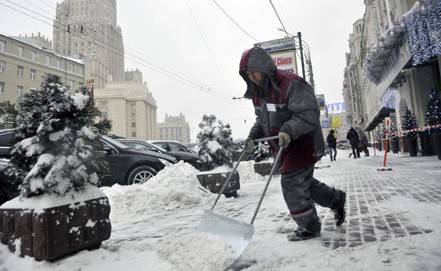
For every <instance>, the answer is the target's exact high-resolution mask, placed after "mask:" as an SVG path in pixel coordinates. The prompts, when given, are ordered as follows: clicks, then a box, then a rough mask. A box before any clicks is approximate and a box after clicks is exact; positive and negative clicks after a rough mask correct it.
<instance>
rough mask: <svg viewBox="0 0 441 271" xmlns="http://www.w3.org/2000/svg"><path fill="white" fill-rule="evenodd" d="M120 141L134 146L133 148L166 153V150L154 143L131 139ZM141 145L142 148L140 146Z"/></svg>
mask: <svg viewBox="0 0 441 271" xmlns="http://www.w3.org/2000/svg"><path fill="white" fill-rule="evenodd" d="M121 142H122V143H127V145H129V147H131V148H134V149H145V150H149V151H154V150H158V151H160V152H162V153H166V152H167V150H165V149H163V148H161V147H159V146H156V145H154V144H150V143H148V142H144V141H141V142H140V141H131V140H121ZM140 145H141V146H143V148H141V147H140Z"/></svg>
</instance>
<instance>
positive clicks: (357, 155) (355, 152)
mask: <svg viewBox="0 0 441 271" xmlns="http://www.w3.org/2000/svg"><path fill="white" fill-rule="evenodd" d="M351 149H352V155H353V156H354V159H355V158H360V149H359V148H358V144H351Z"/></svg>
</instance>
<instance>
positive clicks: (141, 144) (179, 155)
mask: <svg viewBox="0 0 441 271" xmlns="http://www.w3.org/2000/svg"><path fill="white" fill-rule="evenodd" d="M116 140H117V141H119V142H121V143H124V144H125V145H127V146H129V147H131V148H133V149H136V150H149V151H154V152H158V153H163V154H167V155H170V156H173V157H175V158H176V159H177V160H178V161H181V160H182V161H184V162H187V163H189V164H190V165H192V166H194V167H195V168H196V169H198V170H201V169H202V161H201V160H200V159H199V156H198V155H197V154H196V153H193V152H188V151H175V150H171V151H167V150H165V149H163V148H161V147H159V146H157V145H155V144H152V143H149V142H146V141H142V140H138V139H125V138H118V139H116ZM173 149H174V148H173Z"/></svg>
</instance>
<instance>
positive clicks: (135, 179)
mask: <svg viewBox="0 0 441 271" xmlns="http://www.w3.org/2000/svg"><path fill="white" fill-rule="evenodd" d="M156 174H157V172H156V170H154V169H153V168H151V167H147V166H141V167H137V168H134V169H133V170H132V171H131V172H130V174H129V178H128V179H127V184H128V185H131V184H142V183H146V182H147V181H148V180H149V179H150V178H151V177H153V176H155V175H156Z"/></svg>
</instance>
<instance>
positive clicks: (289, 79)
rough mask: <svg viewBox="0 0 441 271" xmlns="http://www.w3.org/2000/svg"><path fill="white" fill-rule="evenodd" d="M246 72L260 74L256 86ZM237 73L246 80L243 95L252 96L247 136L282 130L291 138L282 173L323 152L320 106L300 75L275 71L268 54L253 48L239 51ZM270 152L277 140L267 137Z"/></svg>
mask: <svg viewBox="0 0 441 271" xmlns="http://www.w3.org/2000/svg"><path fill="white" fill-rule="evenodd" d="M246 71H260V72H262V73H264V75H265V76H264V78H263V80H262V82H261V83H260V84H259V85H258V86H256V84H255V83H253V82H252V81H251V80H250V79H249V78H248V76H247V74H246ZM239 74H240V75H241V76H242V78H243V79H244V80H245V82H246V83H247V90H246V92H245V94H244V97H245V98H248V99H252V101H253V105H254V111H255V114H256V122H255V123H254V125H253V127H252V128H251V130H250V134H249V137H250V138H252V139H258V138H262V137H269V136H274V135H278V134H279V132H285V133H287V134H288V135H289V136H290V137H291V142H290V144H289V146H288V147H287V148H286V149H285V150H284V151H283V152H282V158H281V166H282V168H281V169H282V173H288V172H292V171H296V170H300V169H304V168H307V167H309V166H311V165H313V164H315V162H317V161H318V160H319V159H320V158H321V157H322V156H323V154H324V145H325V144H324V139H323V134H322V129H321V125H320V109H319V106H318V103H317V100H316V98H315V94H314V90H313V89H312V87H311V86H310V85H309V84H308V83H307V82H306V81H305V80H304V79H303V78H301V77H300V76H298V75H296V74H294V73H292V72H288V71H283V70H278V69H277V67H276V65H275V64H274V61H273V59H272V58H271V56H270V55H269V54H268V53H267V52H266V51H265V50H264V49H262V48H260V47H254V48H251V49H248V50H246V51H245V52H244V53H243V54H242V58H241V61H240V66H239ZM268 143H269V145H270V147H271V149H272V150H273V152H275V151H277V150H278V149H279V144H278V140H270V141H269V142H268Z"/></svg>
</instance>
